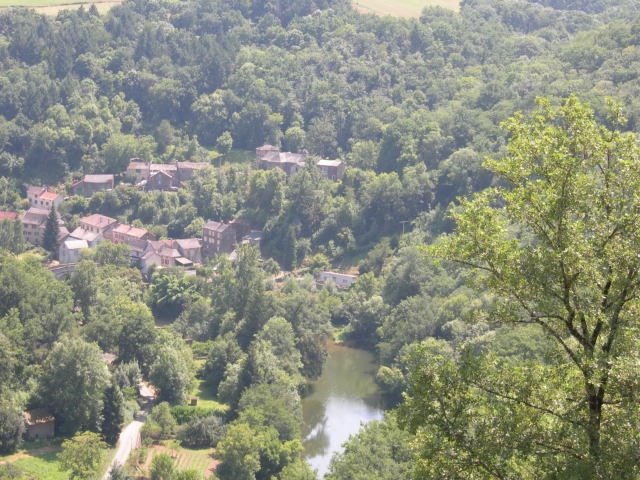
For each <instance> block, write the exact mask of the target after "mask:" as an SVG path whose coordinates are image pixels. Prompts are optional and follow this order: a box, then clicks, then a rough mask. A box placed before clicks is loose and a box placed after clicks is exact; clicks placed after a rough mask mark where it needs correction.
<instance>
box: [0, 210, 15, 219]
mask: <svg viewBox="0 0 640 480" xmlns="http://www.w3.org/2000/svg"><path fill="white" fill-rule="evenodd" d="M16 218H18V214H17V213H16V212H8V211H6V210H0V221H1V220H15V219H16Z"/></svg>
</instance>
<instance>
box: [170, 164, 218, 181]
mask: <svg viewBox="0 0 640 480" xmlns="http://www.w3.org/2000/svg"><path fill="white" fill-rule="evenodd" d="M210 166H211V165H210V164H208V163H206V162H176V167H177V168H178V179H179V180H180V182H188V181H189V180H191V179H192V178H193V175H194V174H195V173H196V172H197V171H198V170H203V169H205V168H207V167H210Z"/></svg>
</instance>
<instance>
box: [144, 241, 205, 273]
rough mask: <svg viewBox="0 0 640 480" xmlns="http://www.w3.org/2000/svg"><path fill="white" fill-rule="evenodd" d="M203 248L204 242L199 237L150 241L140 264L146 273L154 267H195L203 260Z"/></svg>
mask: <svg viewBox="0 0 640 480" xmlns="http://www.w3.org/2000/svg"><path fill="white" fill-rule="evenodd" d="M201 250H202V244H201V242H200V239H198V238H185V239H177V240H157V241H148V242H147V248H146V249H145V251H144V254H143V255H142V258H141V259H140V266H141V268H142V271H143V272H144V273H145V274H146V273H148V272H149V270H150V269H151V268H152V267H156V268H157V267H160V268H169V267H182V268H189V267H193V265H194V264H196V263H200V262H201V261H202V254H201Z"/></svg>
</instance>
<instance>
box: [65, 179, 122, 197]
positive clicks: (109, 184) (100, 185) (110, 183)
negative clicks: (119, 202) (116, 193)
mask: <svg viewBox="0 0 640 480" xmlns="http://www.w3.org/2000/svg"><path fill="white" fill-rule="evenodd" d="M114 184H115V181H114V176H113V175H110V174H109V175H85V176H84V178H83V179H82V180H80V181H78V182H76V183H74V184H73V185H72V186H71V191H72V192H73V194H74V195H82V196H84V197H90V196H91V195H93V194H94V193H96V192H101V191H106V190H113V187H114Z"/></svg>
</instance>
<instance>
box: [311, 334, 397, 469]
mask: <svg viewBox="0 0 640 480" xmlns="http://www.w3.org/2000/svg"><path fill="white" fill-rule="evenodd" d="M327 351H328V356H327V362H326V364H325V366H324V370H323V372H322V376H321V377H320V378H319V379H318V380H317V381H316V382H314V384H313V386H312V391H311V393H310V394H309V395H308V396H306V397H305V398H304V399H303V400H302V414H303V418H304V425H303V438H304V439H305V440H304V453H305V458H306V459H307V461H308V462H309V464H310V465H311V467H312V468H313V469H315V470H317V472H318V477H319V478H322V477H323V476H324V474H325V473H326V472H327V470H328V468H329V463H330V462H331V457H332V456H333V454H334V453H336V452H338V451H341V450H342V444H343V443H344V442H345V441H346V440H347V439H348V438H349V436H350V435H353V434H355V433H357V432H358V430H359V429H360V426H361V424H362V423H363V422H369V421H371V420H379V419H381V418H382V416H383V413H384V412H383V410H382V408H381V399H380V395H379V390H378V387H377V385H376V383H375V380H374V376H375V368H376V367H375V363H374V360H373V355H372V354H371V353H369V352H367V351H364V350H359V349H355V348H350V347H345V346H343V345H337V344H335V343H329V344H328V346H327Z"/></svg>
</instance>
